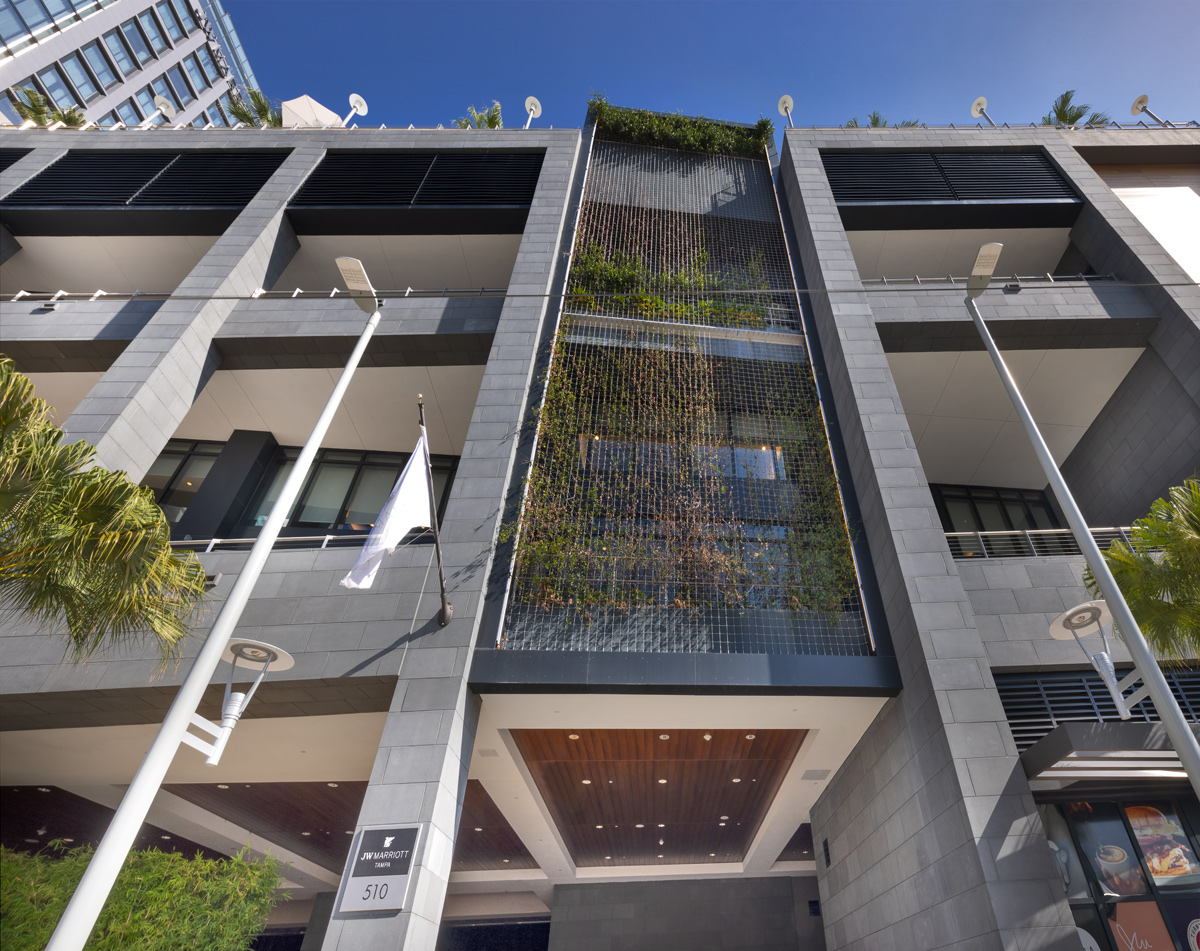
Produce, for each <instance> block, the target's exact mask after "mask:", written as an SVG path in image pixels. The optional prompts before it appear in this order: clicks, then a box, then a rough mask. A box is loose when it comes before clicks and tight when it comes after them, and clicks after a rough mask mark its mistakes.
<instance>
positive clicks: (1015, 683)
mask: <svg viewBox="0 0 1200 951" xmlns="http://www.w3.org/2000/svg"><path fill="white" fill-rule="evenodd" d="M1164 673H1165V675H1166V678H1167V683H1168V684H1170V686H1171V693H1173V694H1174V695H1175V699H1176V700H1178V701H1179V705H1180V707H1181V708H1182V709H1183V714H1184V716H1185V717H1186V718H1187V719H1189V720H1191V721H1192V722H1200V670H1171V671H1165V672H1164ZM996 689H997V690H998V691H999V693H1000V702H1001V703H1002V704H1003V705H1004V713H1005V716H1006V717H1007V718H1008V725H1009V727H1010V728H1011V729H1012V733H1013V739H1014V740H1015V741H1016V744H1017V750H1018V751H1019V752H1024V751H1025V750H1027V749H1028V748H1029V747H1031V746H1032V745H1033V744H1034V743H1036V742H1037V741H1038V740H1040V739H1041V738H1042V737H1043V736H1045V735H1046V734H1047V733H1049V732H1050V731H1051V730H1053V729H1054V728H1055V727H1056V726H1058V725H1059V724H1060V723H1068V722H1073V721H1096V720H1107V721H1118V720H1120V717H1119V716H1117V708H1116V706H1115V705H1114V704H1113V702H1112V697H1111V696H1109V693H1108V689H1107V688H1106V687H1105V686H1104V683H1103V682H1102V681H1101V680H1100V678H1099V676H1097V675H1096V674H1095V673H1094V672H1092V671H1077V672H1045V673H1035V674H997V675H996ZM1132 712H1133V720H1134V721H1135V722H1142V723H1146V722H1150V723H1156V722H1158V720H1159V717H1158V712H1157V711H1156V710H1155V709H1154V706H1153V704H1152V703H1151V702H1150V701H1149V700H1143V701H1142V702H1141V703H1140V704H1138V706H1136V707H1135V708H1134V709H1133V711H1132Z"/></svg>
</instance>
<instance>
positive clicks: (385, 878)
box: [337, 825, 421, 914]
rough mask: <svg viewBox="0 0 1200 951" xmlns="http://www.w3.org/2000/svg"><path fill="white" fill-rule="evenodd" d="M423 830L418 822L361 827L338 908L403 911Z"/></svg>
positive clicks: (346, 911) (341, 910)
mask: <svg viewBox="0 0 1200 951" xmlns="http://www.w3.org/2000/svg"><path fill="white" fill-rule="evenodd" d="M420 833H421V827H420V826H417V825H412V826H386V827H383V826H375V827H371V828H366V829H361V830H359V833H358V835H356V836H355V837H354V849H353V851H351V853H350V858H349V859H348V861H347V862H346V870H345V871H344V872H343V873H342V884H341V890H340V895H339V897H338V906H337V910H338V912H339V913H340V914H354V913H356V912H395V911H403V910H404V907H405V902H406V900H407V898H408V885H409V881H410V880H411V878H412V875H411V872H412V867H413V864H414V862H415V860H416V854H417V845H418V842H419V840H420Z"/></svg>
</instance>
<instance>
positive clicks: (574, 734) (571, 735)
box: [567, 733, 579, 740]
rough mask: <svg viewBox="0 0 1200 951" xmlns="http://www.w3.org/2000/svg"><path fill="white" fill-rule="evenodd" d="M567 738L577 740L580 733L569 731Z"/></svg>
mask: <svg viewBox="0 0 1200 951" xmlns="http://www.w3.org/2000/svg"><path fill="white" fill-rule="evenodd" d="M567 739H568V740H577V739H579V734H578V733H568V734H567Z"/></svg>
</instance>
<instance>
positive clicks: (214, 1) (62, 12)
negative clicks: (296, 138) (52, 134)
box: [0, 0, 257, 128]
mask: <svg viewBox="0 0 1200 951" xmlns="http://www.w3.org/2000/svg"><path fill="white" fill-rule="evenodd" d="M235 87H241V88H243V89H244V88H257V83H256V81H255V79H254V72H253V70H251V68H250V63H249V61H248V60H247V58H246V52H245V50H244V49H243V48H242V43H241V40H240V39H239V38H238V35H237V31H236V30H235V29H234V26H233V21H232V20H231V19H230V16H229V14H228V13H227V12H225V9H224V7H222V5H221V3H220V0H199V3H197V2H195V0H157V2H150V0H2V2H0V89H3V90H4V94H3V95H0V113H3V115H4V117H5V118H7V120H8V121H10V122H12V123H14V124H17V125H19V124H20V123H21V121H22V120H21V119H20V117H19V116H18V114H17V112H16V110H15V109H14V107H13V106H14V103H15V102H17V101H18V99H17V95H18V93H17V91H18V90H20V89H32V90H33V91H35V92H37V93H39V94H40V95H42V96H44V97H46V98H47V99H48V100H49V102H50V103H52V104H53V106H55V107H57V108H59V109H64V110H65V109H75V110H77V111H79V112H81V113H82V114H83V116H84V118H85V119H87V120H89V121H91V122H94V123H96V124H97V125H98V126H101V127H105V128H107V127H110V126H114V125H116V124H117V123H124V124H125V125H126V126H130V127H132V126H136V125H140V124H141V123H143V122H145V121H146V120H147V119H152V121H153V122H154V123H155V124H156V125H164V124H168V122H167V120H166V119H165V118H164V117H163V116H162V115H161V114H158V108H157V106H156V105H155V102H154V99H155V97H156V96H161V97H163V98H165V99H166V100H167V101H168V102H169V103H170V104H171V105H172V106H174V108H175V109H176V110H177V112H176V114H175V116H174V117H173V118H172V119H171V120H170V122H169V124H170V125H177V124H179V123H185V124H188V125H193V126H198V127H204V126H206V125H215V126H229V125H233V124H234V121H235V120H233V119H231V118H230V116H229V112H228V103H229V96H230V93H231V91H232V90H233V89H234V88H235Z"/></svg>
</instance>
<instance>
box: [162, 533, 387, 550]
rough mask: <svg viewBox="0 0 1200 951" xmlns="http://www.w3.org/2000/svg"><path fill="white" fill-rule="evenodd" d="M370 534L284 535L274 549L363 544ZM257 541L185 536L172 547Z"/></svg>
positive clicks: (239, 545) (243, 546) (237, 546)
mask: <svg viewBox="0 0 1200 951" xmlns="http://www.w3.org/2000/svg"><path fill="white" fill-rule="evenodd" d="M368 534H369V533H368V532H356V533H354V534H346V535H293V536H291V537H287V536H283V537H281V538H280V539H279V540H278V541H277V542H275V545H274V547H273V548H272V551H287V550H292V551H313V550H318V551H319V550H323V549H326V548H350V547H352V546H354V545H361V544H362V541H363V539H364V538H366V537H367V535H368ZM255 541H256V539H254V538H185V539H181V540H177V541H172V542H171V547H172V548H180V549H183V550H185V551H195V552H203V553H204V554H208V553H209V552H213V551H243V550H248V549H249V548H250V546H251V545H253V544H254V542H255Z"/></svg>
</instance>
